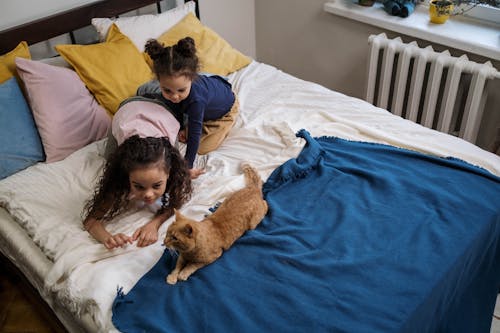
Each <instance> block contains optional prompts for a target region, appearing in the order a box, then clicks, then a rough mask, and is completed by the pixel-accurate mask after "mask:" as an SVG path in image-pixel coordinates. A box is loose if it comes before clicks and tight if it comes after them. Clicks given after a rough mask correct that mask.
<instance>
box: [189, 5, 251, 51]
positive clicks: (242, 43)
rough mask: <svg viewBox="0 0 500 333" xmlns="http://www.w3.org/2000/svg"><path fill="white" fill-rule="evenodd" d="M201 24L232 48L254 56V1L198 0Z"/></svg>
mask: <svg viewBox="0 0 500 333" xmlns="http://www.w3.org/2000/svg"><path fill="white" fill-rule="evenodd" d="M198 2H199V6H200V18H201V21H202V22H203V24H205V25H206V26H208V27H210V28H211V29H213V30H215V31H216V32H217V33H218V34H219V35H220V36H221V37H222V38H224V39H225V40H227V41H228V42H229V44H231V45H232V46H233V47H234V48H236V49H237V50H239V51H240V52H242V53H243V54H245V55H247V56H249V57H251V58H255V56H256V45H255V1H254V0H199V1H198Z"/></svg>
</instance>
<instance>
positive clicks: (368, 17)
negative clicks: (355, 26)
mask: <svg viewBox="0 0 500 333" xmlns="http://www.w3.org/2000/svg"><path fill="white" fill-rule="evenodd" d="M353 1H356V0H333V1H330V2H326V3H325V4H324V10H325V11H326V12H328V13H331V14H334V15H338V16H343V17H346V18H349V19H352V20H356V21H360V22H363V23H366V24H370V25H373V26H377V27H380V28H384V29H387V30H391V31H395V32H399V33H401V34H404V35H408V36H412V37H415V38H419V39H423V40H427V41H429V42H433V43H437V44H441V45H444V46H447V47H451V48H455V49H459V50H463V51H465V52H469V53H474V54H478V55H481V56H484V57H487V58H490V59H494V60H497V61H500V25H495V24H494V23H492V24H484V23H480V22H478V21H477V20H474V19H470V18H466V17H464V16H454V17H451V18H450V19H449V20H448V21H447V22H446V23H444V24H434V23H431V22H430V21H429V14H428V12H427V7H426V6H424V5H417V7H416V8H415V12H413V13H412V14H411V15H410V16H409V17H407V18H401V17H398V16H391V15H389V14H387V12H386V11H385V10H384V8H383V6H382V4H381V3H378V2H377V3H375V5H373V7H364V6H360V5H358V4H356V3H354V2H353Z"/></svg>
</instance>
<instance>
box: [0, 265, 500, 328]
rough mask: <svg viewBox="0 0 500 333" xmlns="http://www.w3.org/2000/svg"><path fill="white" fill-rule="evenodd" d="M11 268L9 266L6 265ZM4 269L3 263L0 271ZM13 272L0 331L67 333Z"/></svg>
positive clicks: (3, 292)
mask: <svg viewBox="0 0 500 333" xmlns="http://www.w3.org/2000/svg"><path fill="white" fill-rule="evenodd" d="M9 265H10V263H9ZM4 267H6V265H4V262H3V261H2V268H4ZM25 283H26V282H25V281H22V280H20V279H19V278H18V276H17V275H16V273H14V272H13V271H12V269H7V270H5V269H2V272H0V300H1V302H0V332H1V333H66V330H65V329H64V327H63V326H62V324H61V323H60V322H59V321H58V320H57V318H56V317H55V316H54V314H53V313H52V312H51V311H50V310H49V309H48V305H47V304H45V303H43V301H42V300H41V298H39V297H36V296H34V295H35V290H34V289H33V288H32V287H31V286H30V287H29V288H28V287H27V286H26V284H25ZM490 333H500V294H499V295H498V296H497V303H496V307H495V312H494V315H493V321H492V325H491V331H490Z"/></svg>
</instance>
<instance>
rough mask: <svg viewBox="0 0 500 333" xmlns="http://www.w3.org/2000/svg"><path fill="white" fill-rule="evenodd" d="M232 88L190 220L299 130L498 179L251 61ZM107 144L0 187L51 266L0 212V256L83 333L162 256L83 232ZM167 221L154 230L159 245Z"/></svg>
mask: <svg viewBox="0 0 500 333" xmlns="http://www.w3.org/2000/svg"><path fill="white" fill-rule="evenodd" d="M230 81H231V82H232V83H233V87H234V89H235V91H237V93H238V96H239V99H240V105H241V114H240V116H239V119H238V120H237V122H236V124H235V127H234V128H233V129H232V130H231V132H230V134H229V136H228V138H227V139H226V140H225V142H224V143H223V145H222V146H221V147H220V148H219V149H218V150H217V151H215V152H212V153H211V154H209V155H208V157H207V158H205V159H200V161H199V163H202V164H203V165H205V166H206V170H207V173H206V174H205V175H203V176H202V177H200V178H199V179H197V180H195V182H194V185H195V192H194V194H193V197H192V199H191V201H190V202H189V203H188V204H186V205H185V206H184V207H183V209H182V211H183V213H185V214H187V215H188V216H191V217H193V218H196V219H200V218H202V217H203V215H204V214H206V213H208V209H209V208H210V207H212V206H214V205H215V203H216V202H217V201H220V200H222V199H223V198H224V197H225V196H226V195H227V194H229V193H230V192H232V191H234V190H236V189H238V188H240V187H241V186H243V177H242V176H241V174H240V170H239V165H240V162H241V161H248V162H250V163H252V164H253V165H254V166H255V167H256V168H257V169H258V170H259V172H260V174H261V176H262V177H263V178H264V179H266V178H267V177H268V176H269V174H270V173H271V172H272V171H273V170H274V169H275V168H276V167H278V166H279V165H281V164H282V163H284V162H285V161H286V160H288V159H290V158H292V157H295V156H296V155H297V154H298V153H299V152H300V150H301V149H302V146H303V144H304V142H303V140H302V139H298V138H296V137H295V133H296V132H297V131H298V130H299V129H301V128H304V129H306V130H308V131H309V132H310V133H311V134H312V135H313V136H323V135H327V136H337V137H341V138H345V139H349V140H358V141H370V142H380V143H385V144H390V145H394V146H398V147H403V148H408V149H412V150H418V151H421V152H424V153H430V154H434V155H438V156H452V157H456V158H460V159H462V160H465V161H467V162H469V163H472V164H474V165H478V166H481V167H483V168H485V169H487V170H489V171H490V172H492V173H494V174H496V175H500V157H499V156H497V155H494V154H491V153H488V152H486V151H484V150H482V149H480V148H478V147H476V146H474V145H472V144H470V143H468V142H465V141H463V140H462V139H459V138H456V137H453V136H450V135H446V134H443V133H439V132H437V131H433V130H429V129H427V128H424V127H422V126H420V125H418V124H415V123H412V122H410V121H408V120H404V119H402V118H400V117H396V116H394V115H392V114H390V113H389V112H387V111H385V110H382V109H379V108H376V107H374V106H372V105H371V104H368V103H366V102H364V101H362V100H359V99H355V98H352V97H348V96H345V95H342V94H339V93H336V92H333V91H331V90H328V89H326V88H324V87H322V86H319V85H317V84H313V83H311V82H307V81H303V80H300V79H298V78H295V77H293V76H290V75H288V74H286V73H283V72H281V71H279V70H278V69H276V68H274V67H272V66H269V65H265V64H262V63H259V62H255V61H254V62H252V63H251V64H250V65H249V66H248V67H246V68H244V69H242V70H240V71H238V72H236V73H234V74H232V75H231V76H230ZM104 146H105V140H102V141H99V142H95V143H93V144H90V145H89V146H87V147H85V148H83V149H81V150H79V151H77V152H75V153H74V154H72V155H71V156H69V157H68V158H66V159H65V160H63V161H60V162H56V163H52V164H44V163H39V164H37V165H35V166H33V167H30V168H28V169H26V170H24V171H22V172H19V173H17V174H15V175H13V176H11V177H8V178H7V179H4V180H2V181H0V205H1V206H2V207H4V208H5V209H6V210H7V211H8V212H9V213H10V214H11V215H12V217H13V218H14V220H15V221H16V222H17V223H18V224H19V225H20V226H21V227H22V228H23V229H24V230H25V231H26V232H27V234H28V235H29V236H30V237H31V238H32V239H33V241H34V243H35V244H36V246H37V247H39V248H40V249H41V250H42V252H43V253H44V254H45V255H46V257H47V258H48V259H49V260H46V262H44V263H41V262H39V261H36V260H35V261H36V262H35V261H34V262H29V257H30V256H29V255H28V256H27V255H23V253H24V254H26V253H29V251H33V249H30V246H31V247H33V245H32V244H30V243H29V242H28V241H27V239H26V237H25V236H23V235H21V236H20V235H19V233H21V232H22V229H20V228H17V226H7V224H12V223H13V221H12V220H11V219H9V218H7V217H2V214H3V212H2V211H0V213H1V214H0V222H1V223H2V227H1V228H0V230H1V231H2V234H1V235H0V236H1V238H2V242H1V243H0V245H1V246H2V251H4V249H5V248H6V247H7V246H9V245H8V244H12V243H13V244H15V245H16V247H15V248H9V249H8V251H10V252H11V253H13V255H16V254H17V255H19V261H20V262H21V263H23V262H24V261H27V262H26V263H24V264H25V265H26V266H27V267H28V268H29V267H31V271H30V274H32V275H33V280H36V281H40V283H41V282H42V281H43V284H44V286H43V293H44V296H45V297H46V298H47V299H48V300H49V301H50V300H51V299H52V297H54V298H57V299H58V302H59V303H61V304H62V305H63V306H64V307H66V308H67V310H69V311H70V312H71V313H72V314H73V315H75V316H77V317H82V318H86V319H85V321H87V322H88V321H89V318H91V320H90V321H91V322H92V323H91V324H87V325H89V326H88V327H87V329H89V330H92V331H100V332H108V331H113V330H114V328H113V325H112V323H111V304H112V302H113V300H114V298H115V296H116V291H117V288H119V287H123V291H124V292H125V293H127V292H128V291H129V290H130V289H131V288H132V287H133V285H134V284H135V283H136V282H137V280H138V279H139V278H140V277H141V276H142V275H143V274H145V273H146V272H147V271H148V270H149V269H150V268H151V267H152V266H153V265H154V264H155V263H156V262H157V260H158V259H159V258H160V256H161V254H162V252H163V250H164V248H163V247H162V246H161V242H157V243H156V244H154V245H151V246H149V247H146V248H137V247H136V246H135V245H129V246H128V247H126V248H124V249H116V250H113V251H108V250H106V249H105V248H104V247H103V246H102V245H101V244H98V243H96V242H95V241H94V240H93V238H92V237H91V236H90V235H89V234H88V233H87V232H86V231H84V230H83V229H82V224H81V220H82V219H81V212H82V208H83V205H84V202H85V200H86V199H88V197H89V196H90V194H91V192H92V190H93V188H94V185H95V182H96V180H97V179H98V177H99V175H100V171H101V167H102V165H103V162H104V159H103V157H102V154H103V152H104ZM150 218H151V213H150V212H149V211H136V212H130V213H128V214H126V215H125V216H121V217H119V218H117V219H116V220H115V221H113V222H112V223H109V225H108V226H107V227H108V228H109V229H110V230H114V231H121V232H125V233H132V232H133V230H135V229H136V228H137V227H138V226H139V225H141V224H143V223H145V222H146V221H147V220H148V219H150ZM170 222H171V220H169V221H167V223H165V224H164V225H163V226H162V227H161V229H160V238H162V237H163V235H164V233H165V230H166V228H167V225H168V224H169V223H170ZM16 228H17V229H16ZM6 230H9V233H8V234H5V232H6ZM23 237H24V240H23ZM17 243H20V244H17ZM35 250H36V249H35ZM26 251H27V252H26ZM21 257H22V258H21ZM32 259H33V258H32ZM34 259H36V258H34ZM52 262H53V264H52ZM40 287H41V286H40ZM92 326H94V327H92Z"/></svg>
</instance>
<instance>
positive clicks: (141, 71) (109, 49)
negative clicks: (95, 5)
mask: <svg viewBox="0 0 500 333" xmlns="http://www.w3.org/2000/svg"><path fill="white" fill-rule="evenodd" d="M55 48H56V50H57V52H59V54H60V55H61V56H62V57H63V58H64V59H65V60H66V61H67V62H69V63H70V64H71V66H73V68H74V69H75V70H76V72H77V73H78V75H79V76H80V78H81V79H82V81H83V82H85V85H86V86H87V88H88V89H89V90H90V91H91V92H92V93H93V94H94V96H95V98H96V99H97V101H98V102H99V104H101V105H102V106H103V107H104V108H105V109H106V110H107V111H108V112H109V113H111V114H114V113H115V112H116V111H117V110H118V106H119V105H120V103H121V102H122V101H123V100H124V99H126V98H128V97H130V96H133V95H135V93H136V91H137V88H138V87H139V86H140V85H141V84H143V83H144V82H146V81H149V80H151V79H152V73H151V69H150V68H149V66H148V64H147V63H146V61H144V57H143V56H142V54H141V53H140V52H139V51H138V50H137V48H136V47H135V45H134V44H133V43H132V42H131V41H130V39H128V37H127V36H125V35H123V34H122V33H121V32H120V30H119V29H118V27H117V26H116V25H115V24H113V25H112V26H111V28H110V30H109V33H108V37H107V38H106V41H105V42H102V43H98V44H91V45H57V46H56V47H55Z"/></svg>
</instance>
